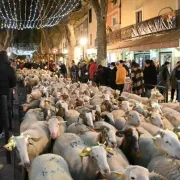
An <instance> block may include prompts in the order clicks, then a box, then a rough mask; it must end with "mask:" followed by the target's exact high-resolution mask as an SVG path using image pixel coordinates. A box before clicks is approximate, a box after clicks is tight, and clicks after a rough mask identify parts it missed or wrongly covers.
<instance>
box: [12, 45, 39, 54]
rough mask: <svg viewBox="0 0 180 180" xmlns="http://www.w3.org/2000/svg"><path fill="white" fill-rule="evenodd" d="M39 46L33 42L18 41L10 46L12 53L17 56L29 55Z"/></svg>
mask: <svg viewBox="0 0 180 180" xmlns="http://www.w3.org/2000/svg"><path fill="white" fill-rule="evenodd" d="M38 48H39V46H38V45H37V44H35V43H30V44H26V43H19V44H15V45H14V46H13V47H12V53H13V54H16V55H18V56H21V55H31V54H33V53H34V52H36V51H37V50H38Z"/></svg>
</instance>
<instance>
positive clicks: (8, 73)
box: [0, 54, 16, 96]
mask: <svg viewBox="0 0 180 180" xmlns="http://www.w3.org/2000/svg"><path fill="white" fill-rule="evenodd" d="M15 86H16V74H15V71H14V69H13V67H11V66H10V62H9V61H8V57H6V55H4V54H0V95H7V96H9V92H10V88H14V87H15Z"/></svg>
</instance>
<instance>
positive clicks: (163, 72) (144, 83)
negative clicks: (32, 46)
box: [12, 59, 180, 101]
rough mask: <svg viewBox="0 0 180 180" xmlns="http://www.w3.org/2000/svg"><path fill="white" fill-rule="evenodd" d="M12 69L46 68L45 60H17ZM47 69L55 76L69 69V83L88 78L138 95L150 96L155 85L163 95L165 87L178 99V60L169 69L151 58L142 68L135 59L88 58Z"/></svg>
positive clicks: (53, 64)
mask: <svg viewBox="0 0 180 180" xmlns="http://www.w3.org/2000/svg"><path fill="white" fill-rule="evenodd" d="M12 66H13V67H14V68H15V69H23V68H24V67H25V68H28V69H31V68H34V69H37V68H41V69H47V68H48V64H47V62H43V61H40V63H35V62H18V63H16V64H13V63H12ZM49 70H50V71H52V72H55V73H56V74H57V75H58V76H60V75H62V76H64V78H67V73H68V71H69V73H70V77H71V80H72V81H73V82H78V81H80V82H82V83H87V82H88V80H91V81H93V83H95V84H96V85H97V86H101V85H102V86H109V87H111V88H112V89H116V90H119V91H120V93H122V92H123V91H125V92H132V93H134V94H137V95H139V96H145V97H150V95H151V91H152V89H154V88H155V87H157V88H159V90H160V92H161V93H162V94H163V95H164V93H165V92H167V90H170V89H171V101H173V100H175V99H174V98H175V92H177V93H176V94H177V95H176V100H178V80H180V62H177V64H176V67H175V68H174V69H173V70H172V71H171V64H170V62H168V61H167V62H165V63H164V64H163V65H162V66H161V67H160V65H159V64H156V65H155V63H154V61H152V60H149V59H147V60H145V67H144V68H142V67H140V65H139V64H138V63H136V62H135V61H131V62H130V61H127V59H125V60H124V61H123V60H120V61H118V62H112V63H110V64H109V66H108V67H105V66H102V65H97V63H96V62H95V61H94V60H93V59H90V61H89V62H86V61H80V62H79V63H78V64H76V63H75V61H74V60H72V63H71V66H70V67H68V68H67V67H66V65H65V64H64V63H62V62H59V64H55V63H53V62H51V63H50V64H49Z"/></svg>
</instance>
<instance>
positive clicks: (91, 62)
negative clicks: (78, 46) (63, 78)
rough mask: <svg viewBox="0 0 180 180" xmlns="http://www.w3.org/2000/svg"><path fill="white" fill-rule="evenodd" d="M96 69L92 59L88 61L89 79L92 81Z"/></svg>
mask: <svg viewBox="0 0 180 180" xmlns="http://www.w3.org/2000/svg"><path fill="white" fill-rule="evenodd" d="M97 69H98V67H97V64H96V63H95V62H94V60H93V59H90V64H89V79H90V80H93V79H94V73H95V72H96V71H97Z"/></svg>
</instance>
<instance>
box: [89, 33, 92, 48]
mask: <svg viewBox="0 0 180 180" xmlns="http://www.w3.org/2000/svg"><path fill="white" fill-rule="evenodd" d="M89 38H90V40H89V43H90V44H89V45H90V46H92V34H90V37H89Z"/></svg>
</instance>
